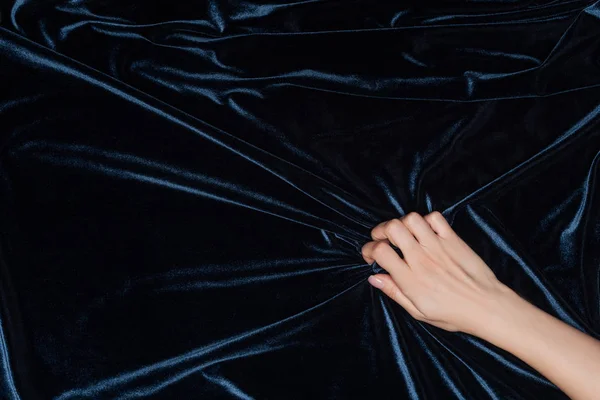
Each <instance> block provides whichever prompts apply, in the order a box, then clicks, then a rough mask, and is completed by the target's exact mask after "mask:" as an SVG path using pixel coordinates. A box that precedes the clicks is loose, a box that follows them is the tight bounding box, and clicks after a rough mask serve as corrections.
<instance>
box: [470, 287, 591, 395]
mask: <svg viewBox="0 0 600 400" xmlns="http://www.w3.org/2000/svg"><path fill="white" fill-rule="evenodd" d="M495 303H496V304H497V305H498V306H499V307H496V309H495V310H494V311H492V312H491V313H490V315H489V316H487V317H485V318H484V319H483V321H486V322H487V323H486V324H483V325H482V328H481V329H480V330H479V331H476V332H473V333H474V334H475V335H476V336H479V337H481V338H482V339H484V340H487V341H488V342H490V343H492V344H494V345H496V346H498V347H500V348H502V349H504V350H506V351H508V352H510V353H512V354H513V355H515V356H516V357H518V358H520V359H521V360H523V361H524V362H525V363H527V364H529V365H530V366H531V367H532V368H534V369H536V370H537V371H539V372H540V373H541V374H542V375H544V376H545V377H546V378H547V379H549V380H550V381H551V382H553V383H554V384H555V385H557V386H558V387H559V388H560V389H561V390H562V391H564V392H565V393H566V394H567V395H568V396H569V397H571V398H572V399H573V400H592V399H600V341H597V340H595V339H594V338H592V337H590V336H588V335H586V334H584V333H582V332H580V331H579V330H577V329H575V328H573V327H571V326H570V325H568V324H566V323H564V322H562V321H560V320H558V319H556V318H554V317H553V316H551V315H549V314H547V313H545V312H544V311H542V310H540V309H538V308H537V307H535V306H533V305H532V304H530V303H528V302H527V301H525V300H523V299H522V298H520V297H519V296H518V295H516V294H515V293H514V292H512V291H509V292H507V295H506V296H505V298H504V299H502V300H501V301H496V302H495Z"/></svg>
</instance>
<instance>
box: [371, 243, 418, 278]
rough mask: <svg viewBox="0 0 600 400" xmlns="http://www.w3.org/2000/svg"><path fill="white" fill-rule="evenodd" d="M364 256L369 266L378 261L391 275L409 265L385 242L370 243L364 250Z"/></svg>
mask: <svg viewBox="0 0 600 400" xmlns="http://www.w3.org/2000/svg"><path fill="white" fill-rule="evenodd" d="M362 256H363V258H364V259H365V261H366V262H367V263H369V264H373V262H374V261H377V264H379V265H380V266H381V268H383V269H385V270H386V271H387V272H389V273H390V274H391V273H392V272H396V271H397V270H402V269H404V268H408V265H407V264H406V263H405V262H404V260H403V259H402V258H400V256H399V255H398V253H396V251H394V249H392V247H391V246H390V245H389V243H387V242H385V241H378V242H369V243H367V244H365V245H364V246H363V248H362Z"/></svg>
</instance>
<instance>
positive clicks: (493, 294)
mask: <svg viewBox="0 0 600 400" xmlns="http://www.w3.org/2000/svg"><path fill="white" fill-rule="evenodd" d="M371 236H372V238H373V241H372V242H369V243H367V244H366V245H365V246H364V247H363V249H362V255H363V257H364V259H365V261H366V262H368V263H369V264H372V263H373V261H377V263H378V264H379V265H380V266H381V267H382V268H383V269H385V270H386V271H387V272H389V274H390V275H385V274H378V275H373V276H371V277H369V282H370V283H371V284H372V285H373V286H375V287H377V288H379V289H381V290H382V291H383V292H384V293H385V294H386V295H388V296H389V297H390V298H391V299H392V300H394V301H395V302H397V303H398V304H400V305H401V306H402V307H403V308H404V309H405V310H406V311H408V313H409V314H410V315H411V316H413V317H414V318H416V319H417V320H419V321H424V322H427V323H430V324H432V325H434V326H437V327H439V328H442V329H445V330H448V331H462V332H466V333H471V334H475V330H476V329H477V328H478V326H479V325H481V323H482V321H484V320H486V319H489V317H490V314H491V313H493V312H494V310H500V309H501V308H502V304H503V302H504V301H505V299H506V298H507V297H514V296H516V294H515V293H514V292H512V290H511V289H509V288H508V287H507V286H505V285H504V284H502V283H501V282H500V281H499V280H498V279H497V278H496V276H495V275H494V273H493V272H492V271H491V270H490V268H489V267H488V266H487V264H486V263H485V262H484V261H483V260H482V259H481V258H480V257H479V256H478V255H477V254H476V253H475V252H474V251H473V250H472V249H471V248H470V247H469V246H468V245H467V244H466V243H465V242H464V241H463V240H462V239H461V238H460V237H459V236H458V235H457V234H456V233H455V232H454V230H453V229H452V228H451V227H450V225H449V224H448V222H447V221H446V219H445V218H444V217H443V216H442V214H441V213H439V212H433V213H431V214H429V215H427V216H425V217H424V218H423V217H422V216H421V215H419V214H417V213H410V214H408V215H406V216H405V217H403V218H401V219H393V220H390V221H387V222H383V223H381V224H379V225H378V226H376V227H375V228H374V229H373V230H372V232H371ZM390 243H391V244H393V245H395V246H396V247H397V248H399V249H400V251H401V252H402V254H403V256H404V258H401V257H400V256H399V255H398V254H397V253H396V251H395V250H394V249H393V248H392V247H391V246H390ZM484 317H485V318H484Z"/></svg>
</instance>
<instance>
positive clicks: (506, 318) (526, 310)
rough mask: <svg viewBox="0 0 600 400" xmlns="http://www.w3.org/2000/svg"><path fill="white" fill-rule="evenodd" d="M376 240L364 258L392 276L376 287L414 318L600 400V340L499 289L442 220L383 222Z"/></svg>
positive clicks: (580, 399)
mask: <svg viewBox="0 0 600 400" xmlns="http://www.w3.org/2000/svg"><path fill="white" fill-rule="evenodd" d="M371 237H372V239H373V241H371V242H369V243H367V244H365V245H364V247H363V248H362V255H363V257H364V259H365V261H366V262H368V263H369V264H372V263H373V262H374V261H377V264H379V265H380V266H381V267H382V268H383V269H385V270H386V271H387V272H388V273H389V275H387V274H377V275H372V276H371V277H369V283H371V285H373V286H374V287H376V288H378V289H380V290H381V291H382V292H383V293H385V294H386V295H387V296H389V297H390V298H391V299H392V300H394V301H395V302H396V303H398V304H399V305H400V306H402V307H403V308H404V309H405V310H406V311H407V312H408V313H409V314H410V315H411V316H412V317H413V318H415V319H417V320H419V321H423V322H426V323H428V324H431V325H434V326H437V327H438V328H442V329H444V330H447V331H452V332H464V333H467V334H471V335H473V336H477V337H479V338H481V339H483V340H486V341H487V342H489V343H492V344H493V345H495V346H498V347H500V348H502V349H504V350H506V351H508V352H509V353H512V354H513V355H515V356H516V357H518V358H520V359H521V360H523V361H524V362H525V363H527V364H529V365H530V366H531V367H532V368H534V369H536V370H537V371H539V373H540V374H542V375H544V376H545V377H546V378H547V379H548V380H550V381H551V382H553V383H554V384H555V385H556V386H558V387H559V388H560V389H561V390H562V391H563V392H565V394H567V395H568V396H569V397H570V398H571V399H573V400H593V399H600V341H598V340H596V339H594V338H592V337H591V336H588V335H586V334H585V333H583V332H581V331H579V330H577V329H575V328H573V327H571V326H570V325H568V324H566V323H564V322H562V321H561V320H559V319H557V318H555V317H553V316H552V315H550V314H548V313H546V312H544V311H543V310H541V309H539V308H537V307H536V306H534V305H532V304H531V303H529V302H527V301H526V300H524V299H523V298H521V297H520V296H519V295H518V294H517V293H516V292H514V291H513V290H512V289H510V288H509V287H508V286H506V285H505V284H503V283H502V282H500V281H499V280H498V279H497V278H496V276H495V275H494V273H493V272H492V270H491V269H490V268H489V267H488V265H487V264H486V263H485V262H484V261H483V260H482V259H481V258H480V257H479V256H478V255H477V254H476V253H475V252H474V251H473V250H472V249H471V248H470V247H469V245H467V244H466V243H465V242H464V241H463V240H462V239H461V238H460V237H459V236H458V235H457V234H456V232H454V230H453V229H452V227H451V226H450V225H449V224H448V222H447V221H446V219H445V218H444V217H443V215H442V214H441V213H439V212H433V213H431V214H429V215H427V216H425V217H423V216H421V215H419V214H417V213H410V214H408V215H406V216H405V217H403V218H400V219H393V220H390V221H386V222H383V223H381V224H379V225H377V226H376V227H375V228H374V229H373V230H372V231H371ZM390 243H391V244H393V245H394V246H396V247H397V248H399V249H400V251H401V252H402V254H403V257H400V256H399V255H398V253H396V251H395V250H394V249H393V248H392V247H391V246H390Z"/></svg>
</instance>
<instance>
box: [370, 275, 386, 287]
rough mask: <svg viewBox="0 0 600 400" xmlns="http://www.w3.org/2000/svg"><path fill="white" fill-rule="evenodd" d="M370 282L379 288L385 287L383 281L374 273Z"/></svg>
mask: <svg viewBox="0 0 600 400" xmlns="http://www.w3.org/2000/svg"><path fill="white" fill-rule="evenodd" d="M369 283H370V284H371V285H373V286H375V287H376V288H377V289H382V288H383V281H382V280H381V279H379V278H377V277H375V276H374V275H371V276H370V277H369Z"/></svg>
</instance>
